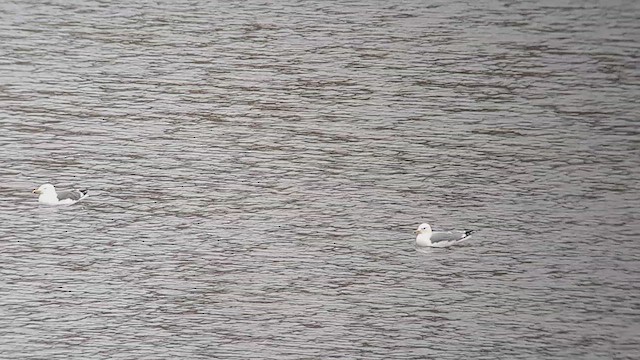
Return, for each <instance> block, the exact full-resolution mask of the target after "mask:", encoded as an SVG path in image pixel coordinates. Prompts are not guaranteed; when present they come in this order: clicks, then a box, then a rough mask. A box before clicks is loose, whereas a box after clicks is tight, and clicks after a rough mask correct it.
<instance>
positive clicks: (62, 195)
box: [58, 190, 87, 201]
mask: <svg viewBox="0 0 640 360" xmlns="http://www.w3.org/2000/svg"><path fill="white" fill-rule="evenodd" d="M85 195H87V190H66V191H60V192H59V193H58V200H59V201H62V200H66V199H71V200H73V201H78V200H80V199H82V198H83V197H84V196H85Z"/></svg>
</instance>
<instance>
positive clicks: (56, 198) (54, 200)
mask: <svg viewBox="0 0 640 360" xmlns="http://www.w3.org/2000/svg"><path fill="white" fill-rule="evenodd" d="M33 193H34V194H40V196H38V201H39V202H40V203H42V204H45V205H69V204H74V203H76V202H78V201H80V200H82V199H84V198H85V197H87V190H66V191H60V192H56V188H55V187H54V186H53V185H51V184H44V185H40V187H39V188H37V189H35V190H33Z"/></svg>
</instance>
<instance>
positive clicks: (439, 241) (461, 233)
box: [414, 223, 475, 247]
mask: <svg viewBox="0 0 640 360" xmlns="http://www.w3.org/2000/svg"><path fill="white" fill-rule="evenodd" d="M474 232H475V230H451V231H432V230H431V226H430V225H429V224H427V223H423V224H420V226H418V229H417V230H415V231H414V233H416V234H418V236H417V237H416V245H417V246H419V247H425V246H431V247H447V246H451V245H453V244H457V243H459V242H461V241H464V240H466V239H468V238H469V236H471V234H472V233H474Z"/></svg>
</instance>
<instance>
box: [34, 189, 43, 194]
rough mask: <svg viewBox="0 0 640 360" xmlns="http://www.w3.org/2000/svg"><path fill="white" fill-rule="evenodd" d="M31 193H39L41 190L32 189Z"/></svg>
mask: <svg viewBox="0 0 640 360" xmlns="http://www.w3.org/2000/svg"><path fill="white" fill-rule="evenodd" d="M32 193H34V194H40V193H41V191H40V190H38V189H33V191H32Z"/></svg>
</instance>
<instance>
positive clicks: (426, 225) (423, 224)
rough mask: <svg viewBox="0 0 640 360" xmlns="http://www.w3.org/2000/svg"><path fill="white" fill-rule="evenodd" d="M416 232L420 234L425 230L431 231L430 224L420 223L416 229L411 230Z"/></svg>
mask: <svg viewBox="0 0 640 360" xmlns="http://www.w3.org/2000/svg"><path fill="white" fill-rule="evenodd" d="M413 232H414V233H416V234H422V233H426V232H431V226H430V225H429V224H427V223H422V224H420V226H418V228H417V229H416V230H414V231H413Z"/></svg>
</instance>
